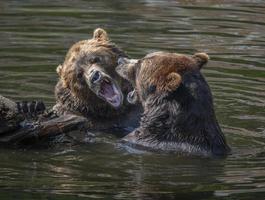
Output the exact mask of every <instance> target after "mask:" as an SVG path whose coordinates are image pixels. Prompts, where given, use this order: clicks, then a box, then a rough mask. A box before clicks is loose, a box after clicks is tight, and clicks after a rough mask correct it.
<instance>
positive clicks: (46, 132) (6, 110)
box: [0, 96, 87, 146]
mask: <svg viewBox="0 0 265 200" xmlns="http://www.w3.org/2000/svg"><path fill="white" fill-rule="evenodd" d="M86 122H87V119H86V118H84V117H81V116H77V115H73V114H66V115H62V116H59V117H57V116H55V117H54V116H53V117H50V116H48V117H47V116H45V115H40V116H38V117H37V118H32V119H29V118H27V117H26V116H25V115H24V114H23V113H20V112H19V110H18V109H17V104H16V103H15V102H13V101H12V100H10V99H7V98H5V97H2V96H0V143H1V144H2V145H10V146H13V145H22V144H34V143H37V142H39V141H42V140H47V139H49V138H52V137H55V136H57V135H60V134H64V133H67V132H69V131H72V130H85V129H86V128H85V126H86V124H87V123H86Z"/></svg>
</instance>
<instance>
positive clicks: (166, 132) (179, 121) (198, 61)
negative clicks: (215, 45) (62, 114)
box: [116, 52, 230, 156]
mask: <svg viewBox="0 0 265 200" xmlns="http://www.w3.org/2000/svg"><path fill="white" fill-rule="evenodd" d="M208 59H209V57H208V55H207V54H205V53H197V54H195V55H193V56H187V55H182V54H176V53H166V52H156V53H151V54H148V55H146V56H145V57H144V58H142V59H140V60H135V59H131V60H130V59H127V58H120V59H119V61H118V63H119V65H118V67H117V68H116V71H117V72H118V73H119V75H120V76H122V77H123V78H125V79H126V80H128V81H130V82H131V84H132V86H133V87H134V90H133V91H131V92H129V93H128V95H127V100H128V102H130V103H136V102H137V101H139V102H141V104H142V106H143V109H144V112H143V114H142V118H141V121H140V126H139V127H138V128H137V129H136V130H134V131H133V132H131V133H130V134H128V135H127V136H125V137H124V138H123V139H122V141H123V142H125V143H126V144H129V145H132V146H134V147H139V148H147V149H152V150H163V151H175V152H182V153H191V154H199V155H206V156H208V155H216V156H223V155H227V154H228V153H229V152H230V148H229V146H228V145H227V143H226V140H225V136H224V134H223V133H222V131H221V128H220V126H219V124H218V121H217V119H216V116H215V112H214V106H213V99H212V94H211V91H210V88H209V86H208V84H207V82H206V80H205V79H204V77H203V75H202V74H201V72H200V70H201V68H202V67H203V65H204V64H206V63H207V62H208Z"/></svg>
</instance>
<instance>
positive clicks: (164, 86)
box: [157, 72, 182, 92]
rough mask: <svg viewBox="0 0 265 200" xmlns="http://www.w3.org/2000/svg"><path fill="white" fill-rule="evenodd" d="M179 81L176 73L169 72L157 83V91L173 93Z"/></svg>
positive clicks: (180, 79) (179, 77) (179, 78)
mask: <svg viewBox="0 0 265 200" xmlns="http://www.w3.org/2000/svg"><path fill="white" fill-rule="evenodd" d="M181 81H182V78H181V76H180V75H179V74H178V73H176V72H171V73H170V74H168V75H167V76H166V78H165V79H164V80H163V81H160V82H159V83H158V87H157V89H158V90H160V91H166V92H173V91H175V90H176V89H177V88H178V87H179V85H180V83H181Z"/></svg>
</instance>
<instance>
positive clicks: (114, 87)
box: [53, 28, 141, 130]
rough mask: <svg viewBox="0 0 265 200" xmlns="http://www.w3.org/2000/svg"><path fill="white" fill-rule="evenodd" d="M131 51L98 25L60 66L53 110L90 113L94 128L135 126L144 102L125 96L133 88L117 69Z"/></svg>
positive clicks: (84, 114) (85, 115) (83, 114)
mask: <svg viewBox="0 0 265 200" xmlns="http://www.w3.org/2000/svg"><path fill="white" fill-rule="evenodd" d="M120 57H127V55H126V54H125V53H124V51H122V50H121V49H120V48H118V47H117V46H116V45H115V44H114V43H112V42H111V41H110V39H109V38H108V34H107V32H106V31H105V30H103V29H101V28H98V29H96V30H95V31H94V33H93V38H92V39H89V40H83V41H80V42H77V43H76V44H74V45H73V46H72V47H71V48H70V50H69V51H68V53H67V55H66V57H65V60H64V62H63V64H62V65H59V66H58V67H57V73H58V75H59V81H58V83H57V85H56V87H55V97H56V101H57V103H56V105H55V106H54V107H53V111H54V112H55V113H56V114H57V115H59V116H61V115H64V114H69V113H70V114H76V115H81V116H83V117H86V118H87V119H88V121H89V123H90V128H91V129H111V128H113V127H114V128H121V129H123V128H124V130H125V129H128V128H129V129H132V128H133V127H137V126H138V123H139V118H140V113H141V111H140V110H141V106H140V105H136V106H133V105H130V104H128V103H127V101H126V100H124V98H123V94H127V93H128V92H129V91H130V90H131V89H132V88H131V85H130V84H129V82H128V81H127V80H125V79H122V78H121V77H120V76H119V75H118V74H117V73H116V71H115V67H116V66H117V61H118V59H119V58H120Z"/></svg>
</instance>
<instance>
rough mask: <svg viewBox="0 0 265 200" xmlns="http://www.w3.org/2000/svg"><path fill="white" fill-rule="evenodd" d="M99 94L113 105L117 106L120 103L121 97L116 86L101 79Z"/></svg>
mask: <svg viewBox="0 0 265 200" xmlns="http://www.w3.org/2000/svg"><path fill="white" fill-rule="evenodd" d="M100 94H101V96H102V97H104V98H105V100H106V101H107V102H109V103H110V104H111V105H112V106H114V107H119V106H120V104H121V98H120V95H119V92H118V90H117V88H116V86H115V85H114V84H112V83H108V82H106V81H103V82H102V83H101V89H100Z"/></svg>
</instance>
